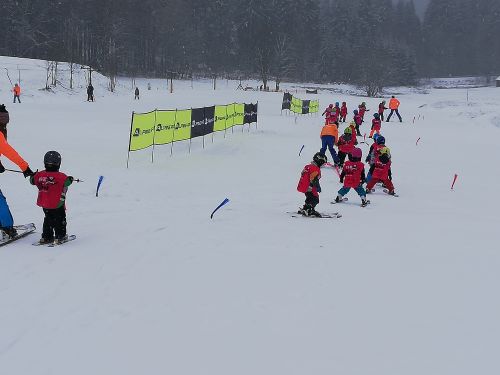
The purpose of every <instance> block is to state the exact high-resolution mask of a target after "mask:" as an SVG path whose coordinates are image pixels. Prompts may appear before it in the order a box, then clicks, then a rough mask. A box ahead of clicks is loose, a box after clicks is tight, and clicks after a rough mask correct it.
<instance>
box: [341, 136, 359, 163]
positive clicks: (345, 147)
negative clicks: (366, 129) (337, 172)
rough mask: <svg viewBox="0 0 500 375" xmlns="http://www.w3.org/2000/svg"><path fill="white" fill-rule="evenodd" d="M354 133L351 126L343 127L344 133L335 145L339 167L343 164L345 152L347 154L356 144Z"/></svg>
mask: <svg viewBox="0 0 500 375" xmlns="http://www.w3.org/2000/svg"><path fill="white" fill-rule="evenodd" d="M355 134H356V133H355V131H353V130H352V126H349V127H347V128H345V130H344V134H343V135H342V136H341V137H340V138H339V140H338V142H337V146H338V148H339V153H338V157H339V166H340V167H342V166H343V165H344V161H345V158H346V156H347V154H349V153H350V152H351V151H352V150H353V149H354V146H355V145H357V144H358V141H357V139H356V135H355Z"/></svg>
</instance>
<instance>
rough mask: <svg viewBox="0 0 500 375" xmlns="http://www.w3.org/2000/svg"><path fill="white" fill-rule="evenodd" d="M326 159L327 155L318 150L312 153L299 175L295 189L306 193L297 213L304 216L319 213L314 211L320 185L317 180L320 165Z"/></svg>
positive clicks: (319, 176) (318, 215)
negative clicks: (310, 158)
mask: <svg viewBox="0 0 500 375" xmlns="http://www.w3.org/2000/svg"><path fill="white" fill-rule="evenodd" d="M327 161H328V159H327V157H326V156H325V155H323V154H322V153H320V152H317V153H316V154H314V157H313V160H312V162H311V163H310V164H308V165H306V166H305V167H304V169H303V170H302V173H301V175H300V180H299V183H298V185H297V191H299V192H301V193H304V194H305V195H306V201H305V203H304V207H302V208H301V209H300V210H299V212H298V213H299V214H301V215H304V216H317V217H321V214H320V213H319V212H317V211H316V209H315V208H316V206H317V205H318V203H319V193H321V186H320V184H319V180H320V178H321V167H322V166H323V164H325V163H326V162H327Z"/></svg>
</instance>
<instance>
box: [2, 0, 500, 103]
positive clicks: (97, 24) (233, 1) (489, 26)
mask: <svg viewBox="0 0 500 375" xmlns="http://www.w3.org/2000/svg"><path fill="white" fill-rule="evenodd" d="M2 3H3V4H2V12H0V24H1V25H2V27H3V32H2V33H1V35H0V54H1V55H9V56H19V57H30V58H38V59H45V60H50V61H67V62H74V63H78V64H85V65H90V66H92V67H93V68H94V69H97V70H99V71H102V72H103V73H104V74H107V75H109V76H116V75H119V74H127V75H131V76H157V77H168V76H169V75H171V74H175V75H176V76H177V77H180V78H182V77H189V76H191V75H193V74H198V75H204V76H207V77H211V76H214V77H217V76H222V75H224V76H231V77H234V78H238V77H241V78H248V77H254V78H259V79H261V80H262V81H263V83H264V85H265V86H267V85H268V81H271V80H272V81H274V82H276V84H277V85H279V82H280V81H281V80H295V81H317V82H345V83H353V84H357V85H360V86H363V87H365V89H366V90H367V92H369V93H371V94H376V92H377V91H378V90H379V89H380V88H381V87H382V86H386V85H393V84H413V83H414V82H415V81H416V79H417V78H419V77H433V76H449V75H454V76H455V75H484V76H486V75H491V74H500V1H498V0H481V1H477V0H431V1H430V5H429V7H428V9H427V12H426V13H425V16H424V19H423V20H420V19H419V18H418V17H417V15H416V12H415V8H414V6H413V3H412V2H411V1H409V2H408V1H405V0H401V1H400V2H399V3H396V4H394V2H393V1H392V0H349V1H346V0H211V1H206V0H58V1H52V0H2Z"/></svg>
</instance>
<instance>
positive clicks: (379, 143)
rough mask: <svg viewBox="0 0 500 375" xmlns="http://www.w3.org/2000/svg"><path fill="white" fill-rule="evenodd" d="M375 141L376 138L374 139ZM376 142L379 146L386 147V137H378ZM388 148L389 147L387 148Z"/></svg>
mask: <svg viewBox="0 0 500 375" xmlns="http://www.w3.org/2000/svg"><path fill="white" fill-rule="evenodd" d="M374 139H375V137H374ZM375 142H376V143H377V144H378V145H385V137H384V136H383V135H380V134H379V135H378V137H377V138H376V139H375ZM386 148H387V147H386Z"/></svg>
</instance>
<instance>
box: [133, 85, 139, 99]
mask: <svg viewBox="0 0 500 375" xmlns="http://www.w3.org/2000/svg"><path fill="white" fill-rule="evenodd" d="M134 94H135V96H134V100H139V87H136V88H135V93H134Z"/></svg>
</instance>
